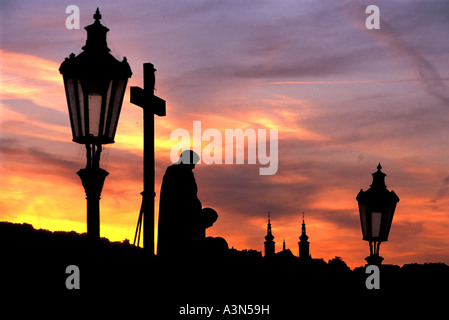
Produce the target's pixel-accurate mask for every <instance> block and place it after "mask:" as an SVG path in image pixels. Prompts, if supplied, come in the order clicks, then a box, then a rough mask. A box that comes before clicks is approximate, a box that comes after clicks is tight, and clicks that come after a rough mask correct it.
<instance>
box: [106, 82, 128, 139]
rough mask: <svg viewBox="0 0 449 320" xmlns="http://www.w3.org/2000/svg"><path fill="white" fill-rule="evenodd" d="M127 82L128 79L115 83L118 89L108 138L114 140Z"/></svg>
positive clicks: (116, 89)
mask: <svg viewBox="0 0 449 320" xmlns="http://www.w3.org/2000/svg"><path fill="white" fill-rule="evenodd" d="M126 81H127V79H119V80H117V81H115V84H116V88H115V95H114V100H113V107H112V109H111V110H110V112H112V114H111V124H110V127H109V133H108V138H110V139H112V140H113V139H114V136H115V130H116V129H117V124H118V117H119V115H120V109H121V107H122V100H123V95H124V94H125V87H126Z"/></svg>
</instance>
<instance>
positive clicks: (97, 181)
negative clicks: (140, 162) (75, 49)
mask: <svg viewBox="0 0 449 320" xmlns="http://www.w3.org/2000/svg"><path fill="white" fill-rule="evenodd" d="M93 17H94V19H95V22H94V23H93V24H91V25H89V26H87V27H85V29H86V31H87V40H86V45H85V46H84V47H83V48H82V49H83V51H82V52H81V53H80V54H79V55H77V56H75V54H73V53H71V54H70V56H69V57H68V58H66V59H65V60H64V62H62V64H61V67H60V68H59V72H60V73H61V74H62V76H63V80H64V87H65V93H66V97H67V105H68V109H69V116H70V124H71V127H72V135H73V141H74V142H76V143H80V144H84V145H85V146H86V152H87V165H86V168H84V169H81V170H79V171H78V172H77V174H78V175H79V176H80V178H81V181H82V184H83V187H84V190H85V191H86V200H87V234H88V237H89V239H93V240H95V239H99V238H100V195H101V190H102V189H103V183H104V180H105V178H106V176H107V175H108V174H109V173H108V172H107V171H106V170H103V169H101V168H100V153H101V150H102V145H103V144H108V143H114V137H115V131H116V129H117V124H118V119H119V115H120V110H121V107H122V102H123V96H124V94H125V89H126V84H127V82H128V78H130V77H131V74H132V72H131V68H130V67H129V64H128V62H127V61H126V58H123V61H119V60H117V59H115V58H114V57H113V56H112V55H111V54H110V53H109V52H110V51H111V50H110V49H109V48H108V46H107V43H106V33H107V32H108V31H109V29H108V28H106V27H105V26H103V25H102V24H101V23H100V19H101V14H100V11H99V10H98V8H97V11H96V12H95V14H94V16H93Z"/></svg>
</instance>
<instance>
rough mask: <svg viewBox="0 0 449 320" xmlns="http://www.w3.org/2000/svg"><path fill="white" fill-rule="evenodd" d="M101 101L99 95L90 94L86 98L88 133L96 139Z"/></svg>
mask: <svg viewBox="0 0 449 320" xmlns="http://www.w3.org/2000/svg"><path fill="white" fill-rule="evenodd" d="M101 101H102V96H101V95H100V94H95V93H90V94H89V96H88V102H89V133H90V134H91V135H93V136H94V137H98V130H99V127H100V116H101Z"/></svg>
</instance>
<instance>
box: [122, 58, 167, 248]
mask: <svg viewBox="0 0 449 320" xmlns="http://www.w3.org/2000/svg"><path fill="white" fill-rule="evenodd" d="M155 71H156V69H155V68H154V66H153V64H152V63H144V64H143V89H142V88H140V87H131V89H130V90H131V95H130V102H131V103H132V104H135V105H137V106H139V107H141V108H142V109H143V190H144V191H143V192H142V196H143V197H142V206H141V208H140V214H139V220H138V221H137V227H136V234H135V236H134V244H135V242H136V237H137V236H138V242H137V245H139V241H140V230H141V228H142V220H143V247H144V249H145V248H146V251H148V252H149V253H154V219H155V215H154V197H155V196H156V192H155V190H154V183H155V179H154V171H155V161H154V138H155V136H154V115H155V114H156V115H158V116H159V117H164V116H165V100H163V99H161V98H159V97H157V96H155V95H154V84H155V81H156V79H155V75H154V72H155ZM150 204H151V205H150ZM144 213H146V214H147V217H148V219H145V218H144ZM145 238H146V241H145Z"/></svg>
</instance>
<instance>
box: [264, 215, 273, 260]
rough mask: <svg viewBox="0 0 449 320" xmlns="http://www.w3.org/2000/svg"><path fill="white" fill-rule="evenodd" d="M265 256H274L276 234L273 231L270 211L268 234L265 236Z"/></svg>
mask: <svg viewBox="0 0 449 320" xmlns="http://www.w3.org/2000/svg"><path fill="white" fill-rule="evenodd" d="M265 240H266V241H265V257H272V256H274V244H275V242H274V241H273V240H274V236H273V234H272V233H271V214H270V212H269V211H268V224H267V235H266V236H265Z"/></svg>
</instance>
